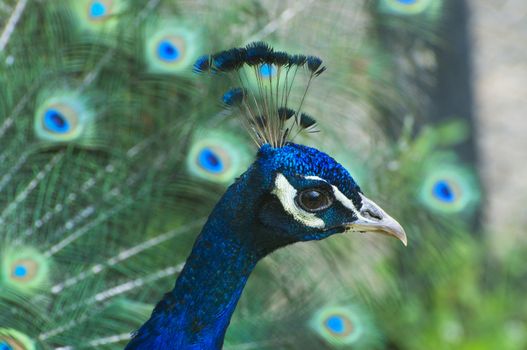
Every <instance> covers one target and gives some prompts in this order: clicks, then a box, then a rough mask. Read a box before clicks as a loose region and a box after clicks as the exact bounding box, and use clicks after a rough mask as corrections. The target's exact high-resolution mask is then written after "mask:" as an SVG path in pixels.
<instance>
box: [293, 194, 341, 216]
mask: <svg viewBox="0 0 527 350" xmlns="http://www.w3.org/2000/svg"><path fill="white" fill-rule="evenodd" d="M296 201H297V203H298V205H299V206H300V207H301V208H302V209H304V210H306V211H309V212H316V211H320V210H323V209H326V208H328V207H330V206H331V204H333V197H331V196H330V195H329V194H328V193H327V192H326V191H324V190H321V189H318V188H310V189H307V190H304V191H302V192H300V193H299V194H298V196H297V197H296Z"/></svg>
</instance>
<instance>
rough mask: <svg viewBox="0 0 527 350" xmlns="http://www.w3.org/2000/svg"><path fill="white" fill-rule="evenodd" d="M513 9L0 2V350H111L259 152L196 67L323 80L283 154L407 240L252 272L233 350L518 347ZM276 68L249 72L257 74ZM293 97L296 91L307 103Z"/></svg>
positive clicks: (519, 24)
mask: <svg viewBox="0 0 527 350" xmlns="http://www.w3.org/2000/svg"><path fill="white" fill-rule="evenodd" d="M526 17H527V2H525V1H522V0H503V1H500V2H495V1H487V0H356V1H344V0H325V1H313V0H282V1H275V0H249V1H247V0H234V1H206V0H197V1H186V0H138V1H135V0H134V1H131V0H128V1H127V0H98V1H96V0H70V1H67V0H47V1H46V0H0V71H1V74H0V227H1V228H0V274H1V275H0V349H1V350H20V349H26V350H32V349H57V350H58V349H62V350H65V349H89V348H95V349H121V348H123V346H124V344H125V343H126V342H127V340H128V339H129V337H130V332H132V331H133V330H134V329H137V327H138V326H139V325H140V324H142V323H143V322H144V321H145V320H146V319H148V317H149V315H150V312H151V310H152V308H153V305H154V304H155V302H156V301H157V300H159V299H160V298H161V296H162V295H163V294H164V293H165V292H166V291H169V290H170V289H171V288H172V286H173V283H174V281H175V279H176V278H177V275H178V273H179V272H180V271H181V268H182V266H183V264H184V261H185V259H186V257H187V255H188V253H189V251H190V248H191V246H192V243H193V241H194V239H195V237H196V236H197V234H198V233H199V231H200V228H201V226H202V225H203V223H204V220H205V219H206V217H207V215H208V213H209V212H210V211H211V209H212V207H213V205H214V204H215V203H216V201H217V200H218V199H219V197H220V196H221V194H222V193H223V191H224V190H225V188H226V187H227V186H228V185H229V184H230V183H232V181H233V180H234V179H235V178H236V177H237V176H238V175H240V174H241V173H242V172H243V171H244V170H245V169H246V168H247V167H248V166H249V165H250V163H251V161H252V159H253V158H254V154H255V152H256V148H255V147H254V146H253V145H252V143H251V141H250V139H249V138H248V135H246V132H245V131H243V129H242V127H241V125H239V122H238V119H237V118H236V117H235V116H233V112H232V111H228V110H224V109H223V108H222V105H221V103H220V96H222V94H223V92H224V91H225V90H226V89H228V88H230V87H232V86H233V84H236V82H235V81H232V80H229V79H228V77H224V76H222V74H218V76H212V77H211V76H206V75H203V74H196V73H194V72H193V64H194V62H195V60H196V59H197V58H198V57H199V56H201V55H202V54H205V53H214V52H217V51H220V50H224V49H227V48H230V47H236V46H243V45H246V44H248V43H249V42H252V41H259V40H264V41H266V42H268V43H269V44H270V45H272V46H273V47H275V49H276V50H283V51H287V52H291V53H303V54H313V55H317V56H319V57H320V58H322V59H323V60H324V64H325V65H326V66H327V68H328V69H327V72H325V73H324V74H322V75H321V76H320V77H319V78H317V79H316V81H314V82H313V84H312V87H311V89H310V92H309V94H308V96H307V97H306V100H305V107H304V110H305V111H306V112H307V113H309V114H310V115H313V116H314V117H315V118H316V120H317V121H318V128H319V129H320V131H321V132H320V133H315V134H305V135H304V134H301V135H299V136H298V137H297V138H296V140H295V141H296V142H299V143H303V144H308V145H311V146H315V147H317V148H319V149H321V150H323V151H325V152H327V153H328V154H330V155H332V156H333V157H335V158H336V159H337V160H338V161H339V162H341V163H342V164H343V165H344V166H345V167H346V168H347V169H349V171H350V173H351V174H352V175H353V177H354V178H355V179H356V181H357V182H358V183H359V185H360V186H361V188H362V190H363V191H364V193H366V194H367V195H368V197H370V198H372V199H374V200H375V201H376V202H378V203H379V204H381V206H382V207H383V208H385V209H386V210H387V212H389V213H390V214H391V215H392V216H394V217H395V218H397V219H398V220H399V222H401V224H402V225H403V226H404V227H405V229H406V232H407V235H408V241H409V245H408V247H407V248H404V247H402V246H401V245H400V244H398V242H396V241H395V240H387V239H385V238H383V237H380V238H379V237H369V236H368V235H339V237H332V238H331V239H328V240H325V241H322V242H309V243H302V244H295V245H293V246H290V247H287V248H285V249H282V250H280V251H278V252H276V253H274V254H273V255H271V256H270V257H267V258H265V259H264V260H263V261H262V262H260V263H259V265H258V266H257V269H256V270H255V272H254V273H253V274H252V275H251V277H250V279H249V283H248V285H247V288H246V289H245V290H244V293H243V295H242V299H241V301H240V304H239V305H238V307H237V309H236V312H235V314H234V317H233V320H232V323H231V326H230V328H229V331H228V333H227V337H226V342H225V346H224V348H225V349H231V350H248V349H354V350H355V349H400V350H405V349H423V348H432V349H466V350H468V349H527V302H526V299H525V293H524V288H525V287H526V281H527V265H526V264H525V258H524V256H525V254H527V246H526V240H525V238H524V237H523V236H524V233H525V226H526V225H527V216H526V215H525V209H524V205H523V204H524V203H525V202H526V201H527V182H526V181H525V179H526V178H527V165H526V164H527V154H526V152H525V149H526V148H527V138H526V137H525V135H527V121H526V120H525V118H524V116H523V106H524V104H525V99H526V98H527V84H526V83H527V50H526V49H525V47H524V41H525V39H526V38H527V21H526ZM276 72H277V69H276V67H273V66H267V65H264V66H262V67H259V69H258V71H257V74H260V75H261V76H263V77H267V76H269V75H273V74H276ZM302 93H303V91H293V92H292V96H293V98H296V99H299V98H301V96H302Z"/></svg>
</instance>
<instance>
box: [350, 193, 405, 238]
mask: <svg viewBox="0 0 527 350" xmlns="http://www.w3.org/2000/svg"><path fill="white" fill-rule="evenodd" d="M360 196H361V198H362V207H361V208H360V212H359V213H360V215H359V218H358V219H357V220H355V221H354V222H352V223H350V224H349V225H347V226H348V229H349V230H351V231H359V232H374V233H382V234H385V235H389V236H393V237H395V238H397V239H398V240H400V241H401V242H402V243H403V244H404V245H405V246H407V245H408V241H407V239H406V233H405V232H404V229H403V227H402V226H401V225H400V224H399V223H398V222H397V221H396V220H395V219H394V218H392V217H391V216H390V215H388V214H386V212H385V211H384V210H382V208H381V207H379V206H378V205H377V204H375V203H374V202H373V201H372V200H370V199H368V198H366V197H365V196H363V195H362V193H361V194H360Z"/></svg>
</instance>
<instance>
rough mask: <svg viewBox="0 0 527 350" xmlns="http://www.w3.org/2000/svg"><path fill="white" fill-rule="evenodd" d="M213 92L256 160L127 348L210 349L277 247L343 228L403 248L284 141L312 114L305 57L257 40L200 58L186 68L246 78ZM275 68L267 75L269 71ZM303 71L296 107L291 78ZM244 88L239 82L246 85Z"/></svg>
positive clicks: (335, 168)
mask: <svg viewBox="0 0 527 350" xmlns="http://www.w3.org/2000/svg"><path fill="white" fill-rule="evenodd" d="M244 69H248V70H254V72H253V74H254V78H253V79H254V80H255V81H256V85H257V86H258V88H257V89H255V90H257V92H255V93H251V92H250V87H249V86H248V85H242V87H235V88H232V89H230V90H228V91H227V92H226V93H225V94H224V95H223V98H222V100H223V102H224V103H225V104H226V105H227V106H236V107H238V109H239V112H240V113H242V115H243V118H242V120H243V124H244V125H245V126H246V128H247V130H248V131H249V133H250V135H251V138H252V139H253V141H254V142H255V143H256V144H257V145H258V146H259V151H258V155H257V159H256V161H255V162H254V163H253V164H252V165H251V166H250V167H249V169H248V170H247V171H246V172H244V173H243V174H242V175H241V176H240V177H239V178H238V179H237V180H236V181H235V182H234V184H232V185H231V186H230V187H229V188H228V189H227V191H226V193H225V194H224V195H223V196H222V198H221V199H220V201H219V202H218V204H217V205H216V206H215V207H214V210H213V212H212V213H211V215H210V216H209V218H208V220H207V222H206V223H205V226H204V227H203V230H202V231H201V233H200V235H199V236H198V238H197V239H196V242H195V244H194V247H193V248H192V252H191V254H190V256H189V257H188V259H187V261H186V263H185V267H184V269H183V270H182V271H181V273H180V274H179V277H178V280H177V282H176V286H175V288H174V289H173V291H172V292H170V293H167V295H166V296H165V297H164V298H163V300H162V301H161V302H160V303H158V304H157V306H156V308H155V309H154V312H153V314H152V316H151V318H150V319H149V320H148V321H147V322H146V323H145V324H144V325H143V326H142V327H141V328H140V329H139V331H138V332H137V334H136V335H135V336H134V338H133V340H132V341H131V342H130V344H129V345H128V346H127V349H220V348H222V347H223V341H224V336H225V332H226V330H227V326H228V325H229V322H230V318H231V316H232V313H233V312H234V309H235V308H236V305H237V302H238V299H239V298H240V295H241V292H242V290H243V287H244V285H245V283H246V282H247V279H248V277H249V275H250V273H251V272H252V270H253V269H254V267H255V265H256V263H257V262H258V261H259V260H261V259H262V258H264V257H265V256H266V255H268V254H270V253H272V252H273V251H275V250H276V249H278V248H281V247H284V246H286V245H289V244H292V243H294V242H300V241H310V240H321V239H324V238H326V237H329V236H331V235H334V234H336V233H342V232H345V231H356V232H367V231H373V232H381V233H384V234H387V235H393V236H395V237H397V238H398V239H400V240H401V241H402V242H403V243H404V244H405V245H406V234H405V232H404V230H403V228H402V227H401V226H400V225H399V223H398V222H397V221H395V220H394V219H393V218H391V217H390V216H389V215H388V214H386V213H385V212H384V211H383V210H382V209H381V208H380V207H379V206H378V205H377V204H375V203H374V202H373V201H371V200H369V199H368V198H366V197H365V196H364V195H363V194H362V192H361V190H360V188H359V186H358V185H357V184H356V183H355V181H354V180H353V178H352V177H351V176H350V175H349V173H348V172H347V171H346V170H345V169H344V168H343V167H342V166H341V165H340V164H339V163H337V162H336V161H335V160H334V159H333V158H331V157H329V156H328V155H326V154H325V153H322V152H320V151H318V150H317V149H315V148H311V147H306V146H302V145H298V144H295V143H293V142H292V140H293V139H294V137H295V136H296V135H297V134H298V133H299V132H300V131H302V130H310V129H311V130H312V128H314V127H315V124H316V120H315V119H314V118H312V117H310V116H308V115H307V114H305V113H302V112H301V110H302V104H303V102H304V98H305V96H306V94H307V92H308V89H309V86H310V84H311V83H312V81H313V79H315V78H316V77H318V76H319V75H320V74H322V73H323V72H324V71H325V70H326V67H325V66H322V60H321V59H320V58H318V57H315V56H306V55H303V54H297V55H291V54H288V53H286V52H283V51H274V50H273V49H272V48H271V47H270V46H268V45H267V44H266V43H263V42H257V43H250V44H248V45H247V46H246V47H243V48H233V49H230V50H227V51H222V52H219V53H216V54H214V55H212V56H208V55H206V56H203V57H200V58H199V59H198V61H197V62H196V64H195V70H197V71H198V72H202V71H205V70H211V71H212V72H214V73H216V74H220V73H230V72H232V74H233V75H235V76H236V77H237V78H238V79H239V81H240V82H242V83H243V82H244V81H250V80H251V78H249V77H248V76H249V74H250V73H247V72H245V71H244ZM273 69H275V70H276V73H275V74H271V73H272V72H271V71H272V70H273ZM306 70H307V72H308V74H307V75H308V78H307V83H306V84H307V85H306V88H305V90H304V92H303V93H302V95H301V96H302V98H301V100H300V102H299V104H298V107H297V108H296V109H295V110H293V109H291V108H290V106H292V104H293V102H292V101H291V99H292V96H291V90H292V89H293V88H294V85H295V80H296V78H297V76H298V79H299V80H300V79H301V76H302V75H303V73H305V71H306ZM246 84H248V83H246Z"/></svg>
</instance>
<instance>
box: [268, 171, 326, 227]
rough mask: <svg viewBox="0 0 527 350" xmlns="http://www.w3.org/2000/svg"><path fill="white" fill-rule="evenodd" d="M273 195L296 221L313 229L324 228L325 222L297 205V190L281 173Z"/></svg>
mask: <svg viewBox="0 0 527 350" xmlns="http://www.w3.org/2000/svg"><path fill="white" fill-rule="evenodd" d="M274 186H275V187H274V189H273V192H272V193H273V194H274V195H275V196H276V197H278V199H279V200H280V203H282V206H283V207H284V210H285V211H286V212H288V213H289V214H291V215H292V216H293V218H295V220H296V221H298V222H300V223H302V224H303V225H306V226H309V227H313V228H324V226H325V224H324V221H323V220H322V219H320V218H318V217H317V216H316V215H315V214H313V213H309V212H307V211H305V210H302V209H301V208H299V207H298V206H297V205H296V202H295V197H296V193H297V191H296V189H295V188H294V187H293V186H292V185H291V184H290V183H289V181H287V179H286V177H285V176H284V175H282V174H280V173H278V174H277V175H276V179H275V183H274Z"/></svg>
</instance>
